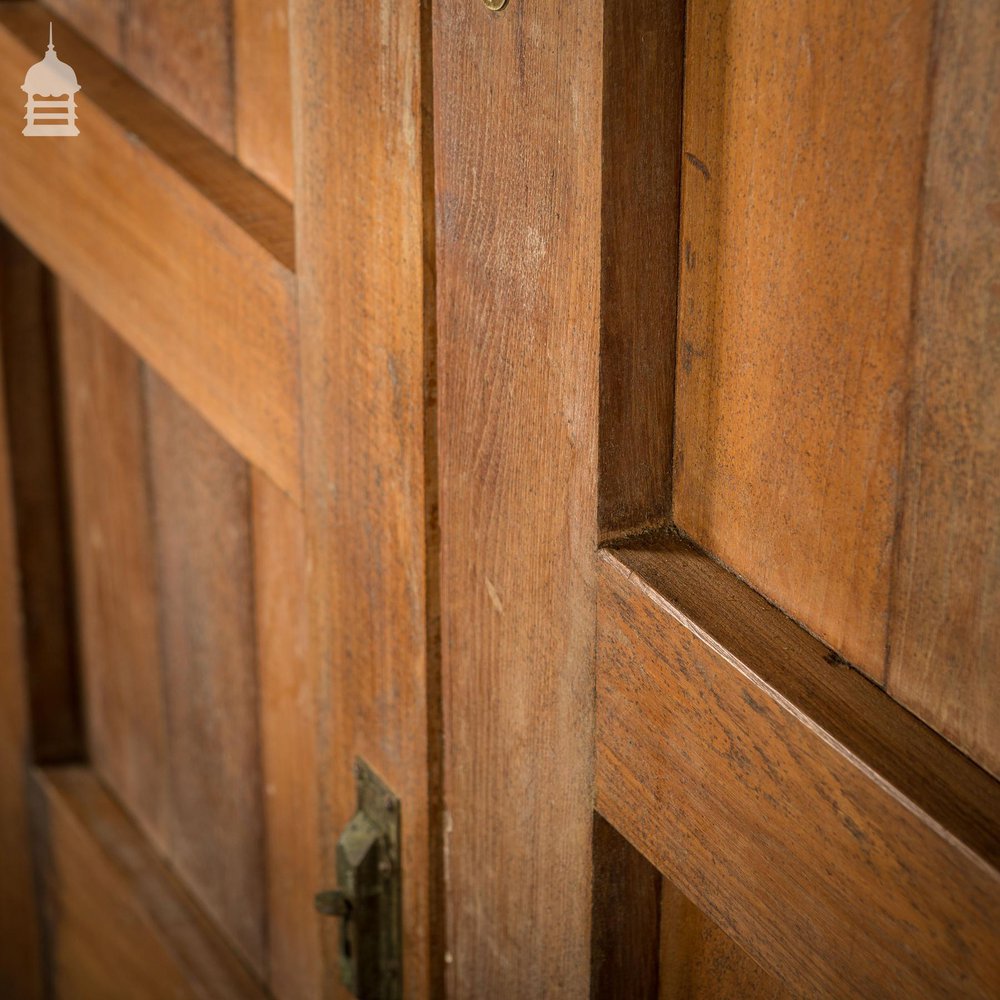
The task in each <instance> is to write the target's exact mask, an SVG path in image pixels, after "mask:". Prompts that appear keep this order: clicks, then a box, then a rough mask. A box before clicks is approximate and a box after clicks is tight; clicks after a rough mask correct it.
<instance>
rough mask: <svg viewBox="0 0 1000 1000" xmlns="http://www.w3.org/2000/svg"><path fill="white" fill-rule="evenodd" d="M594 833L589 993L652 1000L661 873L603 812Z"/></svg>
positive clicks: (607, 999) (605, 998) (595, 998)
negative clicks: (605, 817)
mask: <svg viewBox="0 0 1000 1000" xmlns="http://www.w3.org/2000/svg"><path fill="white" fill-rule="evenodd" d="M593 838H594V840H593V871H594V875H593V897H592V898H593V904H592V906H591V915H590V926H591V941H592V944H591V950H590V996H591V998H592V1000H657V998H658V997H659V995H660V989H659V950H660V884H661V882H662V878H661V876H660V873H659V872H658V871H657V870H656V869H655V868H654V867H653V866H652V865H651V864H650V863H649V862H648V861H647V860H646V859H645V858H644V857H643V856H642V855H641V854H640V853H639V852H638V851H637V850H636V849H635V848H634V847H633V846H632V845H631V844H630V843H629V842H628V841H627V840H626V839H625V838H624V837H623V836H622V835H621V834H620V833H619V832H618V831H617V830H616V829H615V828H614V827H613V826H612V825H611V824H610V823H609V822H608V821H607V820H606V819H604V817H603V816H600V815H595V816H594V832H593Z"/></svg>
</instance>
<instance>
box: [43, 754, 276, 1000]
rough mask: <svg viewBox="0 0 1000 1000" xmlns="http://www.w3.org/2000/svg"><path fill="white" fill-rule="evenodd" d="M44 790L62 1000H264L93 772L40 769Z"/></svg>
mask: <svg viewBox="0 0 1000 1000" xmlns="http://www.w3.org/2000/svg"><path fill="white" fill-rule="evenodd" d="M35 786H36V797H37V800H38V809H37V813H38V818H39V823H40V826H39V830H38V833H39V836H40V837H42V838H44V841H45V845H46V847H45V849H46V851H47V855H48V863H47V865H46V869H45V871H46V888H47V892H46V895H47V904H48V907H49V910H50V913H51V923H52V952H53V953H52V982H53V993H54V995H55V997H56V998H57V1000H82V998H84V997H101V998H102V1000H188V998H192V1000H194V998H197V1000H237V998H240V1000H248V998H259V1000H263V998H264V997H265V996H266V993H265V991H264V990H263V989H262V988H261V987H260V986H259V985H258V984H257V983H256V982H255V980H254V979H253V978H252V977H251V976H250V975H249V973H248V972H247V971H246V969H245V968H244V967H243V966H242V965H241V964H240V963H239V962H238V961H236V960H235V959H234V957H233V955H232V952H231V950H230V948H229V947H228V945H227V944H226V942H225V941H224V940H223V939H222V938H221V936H220V935H219V934H218V932H217V931H216V930H215V929H214V927H213V926H212V924H211V923H210V922H209V921H207V920H206V919H205V917H204V916H203V915H202V913H201V911H200V910H199V908H198V907H197V906H196V905H195V904H194V903H193V901H192V900H191V898H190V896H189V895H188V894H187V892H186V891H185V890H184V889H183V887H182V886H181V885H180V884H179V883H178V881H177V879H176V878H175V877H174V876H173V875H172V874H171V873H170V871H169V869H167V867H166V866H165V865H164V864H163V863H162V861H161V860H160V859H159V858H158V857H157V855H156V854H155V852H154V851H152V850H151V849H150V847H149V845H148V842H147V840H146V839H145V838H144V837H143V835H142V834H140V833H139V831H138V830H137V829H136V828H135V827H134V826H133V825H132V823H131V821H130V820H129V819H128V817H127V816H126V814H125V813H124V812H123V811H122V809H121V808H120V807H119V806H118V805H116V804H115V802H114V800H113V799H112V798H111V797H110V796H109V795H108V794H107V792H105V791H104V789H103V788H102V787H101V784H100V782H99V781H98V780H97V779H96V778H95V777H94V775H93V774H92V772H90V771H89V770H88V769H86V768H80V767H67V768H53V769H49V770H44V771H36V772H35Z"/></svg>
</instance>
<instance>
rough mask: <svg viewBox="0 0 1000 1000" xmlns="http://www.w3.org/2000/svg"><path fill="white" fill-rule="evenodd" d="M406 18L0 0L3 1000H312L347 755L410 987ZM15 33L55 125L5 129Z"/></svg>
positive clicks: (423, 484)
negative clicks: (72, 89)
mask: <svg viewBox="0 0 1000 1000" xmlns="http://www.w3.org/2000/svg"><path fill="white" fill-rule="evenodd" d="M404 7H405V9H401V10H400V11H399V13H398V16H394V18H393V21H394V27H393V31H394V32H395V36H394V38H392V39H390V40H389V44H388V47H387V43H386V39H385V38H384V37H383V35H382V33H381V27H380V25H379V23H378V22H375V21H372V20H371V19H370V18H369V16H368V12H367V10H366V5H363V4H357V5H354V6H353V7H344V8H343V9H342V10H340V11H338V14H337V20H336V21H331V19H330V12H329V9H328V5H325V4H320V3H315V2H312V0H310V2H305V3H298V4H292V5H291V6H289V5H288V4H287V3H285V2H284V0H275V2H270V0H269V2H246V0H232V2H231V0H212V2H210V3H201V2H197V3H196V2H186V0H180V2H172V3H169V4H162V3H158V2H138V3H137V2H134V0H129V2H127V3H125V2H122V3H104V2H93V3H92V2H87V0H57V2H54V3H53V4H52V5H51V9H49V8H47V7H43V6H41V5H39V4H35V3H3V4H2V5H0V67H2V69H0V74H2V84H0V89H2V91H3V94H4V97H3V100H2V102H0V116H2V124H0V132H2V134H3V136H4V138H3V140H2V142H3V149H2V154H0V215H2V221H3V226H4V227H5V232H4V237H3V245H2V274H3V285H2V294H0V303H2V309H3V313H2V330H3V336H2V347H3V356H4V368H3V370H4V376H5V377H4V388H5V390H6V405H5V408H4V422H3V427H4V435H3V436H4V441H5V447H4V462H5V463H6V464H5V465H4V466H3V469H2V477H0V496H2V498H3V502H2V504H0V511H2V516H0V538H2V546H3V548H2V553H0V554H2V556H3V572H4V574H5V576H4V580H3V588H2V594H3V601H4V605H3V619H2V623H3V632H2V642H3V643H4V646H3V659H2V662H0V667H2V677H3V685H4V690H3V704H4V712H5V725H4V735H3V758H2V760H3V769H4V770H3V774H2V781H0V785H2V786H3V795H4V799H3V804H2V808H3V823H2V827H3V836H4V837H5V840H4V842H3V848H4V858H5V861H4V873H5V874H4V877H3V878H0V884H2V887H3V888H2V890H0V897H2V905H0V913H2V914H3V918H2V919H3V921H4V923H3V928H2V930H3V933H2V934H0V937H2V938H3V944H2V945H0V953H2V956H3V957H2V961H0V970H2V971H0V984H2V985H0V993H2V994H3V995H4V996H16V997H24V998H29V997H34V996H42V995H53V996H58V997H66V998H90V997H93V998H98V997H101V998H105V997H128V998H136V997H179V996H192V997H202V998H217V997H223V996H264V995H273V996H278V997H287V998H298V997H303V998H308V997H321V996H335V995H336V996H340V995H346V993H345V992H344V990H343V989H342V988H341V986H340V977H339V972H338V967H339V951H340V947H341V944H340V932H339V927H338V922H337V920H336V919H334V918H332V917H328V916H322V915H320V914H319V913H317V912H316V909H315V907H314V902H313V899H314V894H315V893H316V892H317V891H319V890H324V889H332V888H334V886H335V884H336V875H335V852H336V844H337V840H338V837H339V836H340V833H341V831H342V830H343V829H344V827H345V826H346V825H347V823H348V821H349V820H350V818H351V816H352V814H353V813H354V811H355V808H356V782H355V775H354V768H355V761H356V760H357V759H358V758H360V759H362V760H364V761H365V762H366V764H367V765H368V766H369V767H370V768H371V769H372V770H374V771H375V773H376V774H377V775H378V776H379V777H380V778H381V779H382V780H383V781H384V782H385V783H386V785H387V786H388V787H389V788H390V789H391V790H392V792H393V793H395V795H396V796H398V798H399V800H400V802H401V804H402V805H401V814H400V823H401V828H402V831H403V834H404V839H403V843H402V851H401V863H400V866H399V868H400V871H401V878H402V890H403V892H402V898H403V915H402V921H401V926H402V929H403V944H402V947H403V951H404V953H405V959H404V961H403V968H404V970H405V988H406V991H407V993H408V995H414V996H417V995H422V996H429V995H431V994H432V993H433V992H434V986H433V975H434V973H433V971H432V962H431V955H432V948H433V949H434V954H436V955H437V956H438V959H439V960H438V967H439V968H443V960H442V959H441V955H442V954H443V949H442V948H441V947H440V944H439V943H438V942H437V941H436V939H435V938H434V934H435V927H436V926H437V925H436V924H434V923H433V922H432V920H431V917H430V914H431V911H432V906H438V907H439V906H440V899H439V897H440V889H439V888H438V887H439V885H440V875H439V871H440V861H439V859H440V850H439V838H438V835H437V834H436V833H435V830H436V829H439V828H440V824H439V822H438V820H437V819H435V815H440V813H439V812H438V813H436V814H432V810H431V806H430V803H431V801H432V795H433V793H434V788H435V785H434V781H433V779H432V777H431V776H432V775H433V774H434V773H435V771H434V768H435V766H436V765H435V764H434V760H435V753H436V751H435V750H434V747H435V746H437V745H438V744H432V743H431V739H430V737H431V734H432V732H433V733H434V734H435V739H439V738H440V734H439V731H438V729H437V728H436V726H437V717H438V714H439V711H438V709H437V708H436V707H435V706H436V705H437V704H439V701H440V699H439V695H438V693H437V687H436V685H437V681H436V680H435V679H434V677H432V676H431V675H430V674H429V673H428V666H427V665H428V663H429V662H430V661H431V659H432V655H433V654H432V650H433V648H434V642H435V639H434V636H435V629H436V625H435V622H436V613H435V611H434V610H433V609H434V607H435V605H434V602H433V601H432V600H429V599H428V597H427V593H426V592H427V589H428V587H427V580H428V579H429V578H430V577H431V575H432V570H431V567H432V565H433V559H434V557H433V555H430V554H428V553H429V551H430V549H429V542H430V539H431V538H432V536H433V496H434V486H433V476H432V475H431V474H430V472H429V471H428V470H430V469H432V467H433V464H432V462H431V461H430V459H428V458H427V457H426V441H427V440H428V437H429V435H430V436H431V438H432V430H430V429H429V428H428V426H427V421H428V419H429V417H428V412H432V411H425V406H424V399H425V386H426V384H427V373H428V371H429V370H430V368H429V361H428V359H429V357H430V356H431V354H432V344H431V341H430V339H429V333H428V331H429V329H430V318H429V317H430V316H431V313H430V305H432V303H433V297H432V296H431V295H430V294H429V293H427V292H425V291H424V283H425V274H426V273H427V272H428V267H429V265H428V256H427V251H425V246H429V245H430V243H431V236H432V233H431V232H430V231H429V230H427V228H426V220H425V218H424V216H423V214H422V204H423V196H424V187H425V172H424V170H423V168H422V167H421V163H422V157H423V155H424V154H423V142H424V137H425V135H427V134H428V133H427V125H425V121H424V118H423V115H422V104H421V81H422V76H421V66H422V63H421V50H420V48H419V44H418V43H419V39H420V37H421V32H422V31H423V30H425V26H426V24H427V23H428V22H427V21H426V14H425V12H423V11H422V10H421V8H420V6H419V4H416V3H412V4H409V5H404ZM50 22H52V24H53V37H54V42H55V45H56V50H57V52H58V56H59V58H60V59H61V60H63V61H64V62H65V63H67V64H69V65H70V66H72V67H73V70H74V71H75V73H76V75H77V78H78V80H79V81H80V83H81V85H82V88H83V89H82V91H81V92H80V94H79V95H78V101H77V106H78V125H79V128H80V135H79V136H77V137H74V138H72V139H60V140H52V141H43V140H29V139H27V138H24V137H22V136H21V135H20V130H21V127H22V125H23V121H22V119H23V115H24V109H23V102H24V99H25V95H24V92H22V91H21V89H20V88H21V84H22V81H23V80H24V78H25V72H26V70H27V69H28V67H29V66H31V65H32V64H33V63H35V62H37V61H38V60H39V59H41V57H42V55H43V53H44V52H45V45H46V41H47V39H48V35H49V23H50ZM330 51H336V52H340V53H342V54H343V59H341V60H340V62H337V63H336V64H334V63H333V62H332V61H330V60H328V59H327V58H326V53H328V52H330ZM374 57H377V58H378V59H381V60H383V63H382V64H381V69H380V70H379V72H378V73H375V72H374V70H375V68H376V65H377V60H376V62H373V58H374ZM335 74H339V75H335ZM338 108H339V109H340V110H339V111H338ZM348 114H349V115H350V116H352V117H351V118H350V119H349V117H348ZM427 122H428V124H429V119H428V120H427ZM293 136H294V146H293ZM397 139H398V143H397ZM394 145H395V146H396V148H391V147H393V146H394ZM345 150H346V151H349V155H348V153H346V152H345ZM338 192H339V193H338ZM378 216H381V217H383V218H384V219H385V220H386V224H385V225H382V226H373V225H372V224H371V220H372V218H375V217H378ZM359 289H360V291H359ZM435 676H436V675H435ZM7 714H9V715H10V719H9V720H8V719H7ZM7 838H9V840H8V839H7ZM8 867H9V871H10V873H11V876H10V878H8V877H7V874H6V873H7V871H8ZM33 871H34V874H35V876H36V879H35V880H34V881H35V882H36V883H37V892H36V886H33V884H32V882H33V880H32V872H33Z"/></svg>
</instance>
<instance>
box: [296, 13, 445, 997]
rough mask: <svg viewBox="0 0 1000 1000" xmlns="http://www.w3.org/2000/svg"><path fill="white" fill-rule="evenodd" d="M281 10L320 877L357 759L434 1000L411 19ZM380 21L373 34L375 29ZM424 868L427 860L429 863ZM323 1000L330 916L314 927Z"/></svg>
mask: <svg viewBox="0 0 1000 1000" xmlns="http://www.w3.org/2000/svg"><path fill="white" fill-rule="evenodd" d="M375 15H376V12H375V11H374V10H373V8H372V5H371V4H370V3H369V2H368V0H349V2H344V3H338V4H336V5H330V4H327V3H325V2H321V0H293V3H292V5H291V22H290V23H291V36H290V37H291V44H292V68H293V86H292V92H293V94H294V95H295V98H296V100H295V107H294V118H295V128H294V134H295V137H296V150H295V155H296V171H297V173H296V201H295V207H296V220H295V222H296V225H295V230H296V239H297V256H298V259H299V261H300V267H299V271H298V274H299V304H300V314H299V317H300V318H299V324H300V329H301V331H302V345H301V346H302V393H303V398H302V403H303V415H304V420H303V427H304V429H305V433H304V440H303V450H304V468H305V489H304V509H305V514H306V539H307V542H306V544H307V565H308V567H309V569H308V574H309V580H308V588H309V589H308V603H309V629H310V635H311V640H310V641H311V643H312V644H313V645H312V646H311V649H310V656H311V657H313V658H314V661H315V663H316V664H317V667H318V669H319V670H320V672H321V673H320V680H319V683H320V691H321V697H322V698H323V701H322V702H321V705H320V711H319V774H320V777H321V781H322V783H323V787H322V797H321V802H320V809H321V812H320V816H321V822H322V837H323V845H322V846H323V851H324V859H325V866H324V871H325V875H326V879H327V883H328V884H331V883H332V880H333V878H334V875H333V872H334V846H335V843H336V839H337V837H338V836H339V834H340V831H341V830H342V828H343V827H344V825H345V824H346V823H347V821H348V820H349V819H350V817H351V815H352V813H353V811H354V808H355V791H354V778H353V775H352V763H353V760H354V758H355V756H356V755H360V756H362V757H363V758H364V759H365V760H366V761H367V762H368V763H369V764H370V765H371V766H372V767H373V768H374V769H375V770H376V771H377V772H378V773H379V774H380V775H381V777H382V778H383V779H384V780H385V781H386V782H387V783H388V785H389V787H390V788H392V790H393V791H394V792H395V793H396V794H397V795H398V796H399V797H400V799H401V801H402V816H401V822H402V830H403V842H402V871H403V911H404V912H403V986H404V990H405V992H406V995H407V996H412V997H426V996H431V995H435V996H436V995H440V994H441V989H440V986H439V983H440V975H441V969H442V968H443V965H444V960H445V955H444V945H443V943H442V942H441V941H440V939H439V938H438V937H435V936H433V927H432V921H431V914H432V910H433V908H435V907H437V906H439V898H440V891H441V890H440V870H439V867H438V864H439V859H440V858H441V845H440V832H439V831H440V829H441V822H442V815H441V807H440V804H437V805H436V806H435V808H434V809H433V811H432V807H431V803H432V802H437V795H438V785H439V782H438V778H437V772H438V770H439V766H438V764H437V757H436V754H437V750H436V743H437V741H438V740H439V739H440V733H439V731H438V730H437V728H436V725H435V703H436V702H437V701H438V695H437V693H436V691H437V687H436V686H437V684H438V679H437V677H438V665H437V655H436V649H435V637H436V631H437V622H436V610H435V609H436V594H437V580H436V569H435V560H434V545H435V539H434V532H435V508H434V497H435V494H434V490H433V457H434V427H435V416H434V410H433V393H434V385H433V379H434V363H433V358H434V353H433V352H434V329H433V323H434V298H433V284H432V282H433V273H434V272H433V244H432V242H431V240H432V235H433V212H432V205H433V203H432V200H431V197H430V191H429V185H430V182H431V177H432V174H431V160H430V158H429V157H430V149H429V144H430V134H429V131H428V130H429V124H430V122H429V118H427V117H426V116H427V113H428V111H429V106H430V93H429V86H428V81H427V80H426V78H425V77H424V76H422V74H421V66H422V60H423V59H426V58H427V52H428V46H429V38H428V37H427V33H428V29H429V22H428V20H427V19H428V17H429V10H428V8H427V7H426V6H425V5H423V4H421V3H420V2H418V0H407V2H406V3H402V4H396V5H394V7H393V8H392V13H391V14H390V12H389V7H384V8H382V12H381V15H380V16H375ZM390 26H391V27H390ZM435 859H436V860H435ZM326 926H327V931H326V950H327V966H326V969H327V990H328V992H329V993H331V994H335V995H337V996H341V995H344V991H343V990H342V988H340V987H339V985H337V984H336V983H335V981H336V980H337V978H338V977H337V974H336V972H335V969H336V962H335V949H336V944H337V937H338V933H339V931H338V927H337V921H335V920H330V921H327V924H326Z"/></svg>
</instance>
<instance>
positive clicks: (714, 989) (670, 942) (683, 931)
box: [659, 879, 794, 1000]
mask: <svg viewBox="0 0 1000 1000" xmlns="http://www.w3.org/2000/svg"><path fill="white" fill-rule="evenodd" d="M662 907H663V912H662V916H661V920H660V934H661V945H662V951H661V953H660V992H659V998H660V1000H790V998H791V997H792V996H794V994H792V993H789V992H788V990H786V989H785V987H784V986H783V985H782V984H781V982H780V981H779V980H777V979H775V978H774V976H772V975H771V974H770V973H768V972H766V971H765V970H764V969H762V968H761V967H760V966H759V965H758V964H757V963H756V962H755V961H754V960H753V959H752V958H751V957H750V956H749V955H748V954H747V953H746V952H745V951H743V949H742V948H740V946H739V945H737V944H735V943H734V942H733V941H732V940H731V939H730V938H729V937H727V936H726V935H725V934H724V933H723V932H722V931H721V930H720V929H719V927H718V925H717V924H716V923H714V922H713V921H712V920H710V919H709V918H708V917H706V916H705V914H704V913H702V911H701V910H699V909H698V907H697V906H695V905H694V903H692V902H691V901H690V900H689V899H688V898H687V897H686V896H685V895H684V893H682V892H681V891H680V890H679V889H678V888H677V887H676V886H675V885H674V884H673V883H672V882H671V881H670V880H669V879H664V880H663V891H662Z"/></svg>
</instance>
